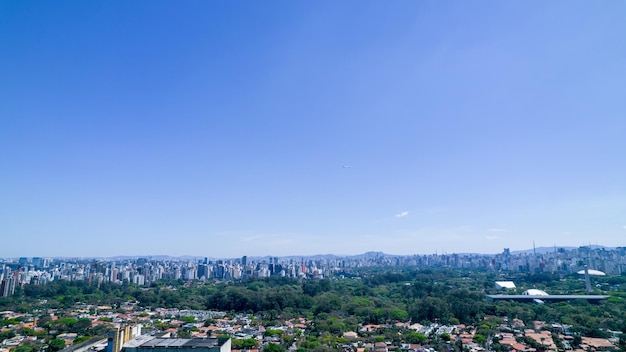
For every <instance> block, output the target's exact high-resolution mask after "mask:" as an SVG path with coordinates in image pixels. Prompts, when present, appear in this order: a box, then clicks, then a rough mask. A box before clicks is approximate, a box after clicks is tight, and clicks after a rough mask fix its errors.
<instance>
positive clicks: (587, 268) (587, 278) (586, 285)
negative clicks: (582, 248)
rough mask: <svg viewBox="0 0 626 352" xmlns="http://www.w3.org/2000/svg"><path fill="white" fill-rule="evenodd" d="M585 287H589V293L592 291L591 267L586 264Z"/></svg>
mask: <svg viewBox="0 0 626 352" xmlns="http://www.w3.org/2000/svg"><path fill="white" fill-rule="evenodd" d="M585 288H587V293H590V292H591V280H589V267H588V266H587V265H585Z"/></svg>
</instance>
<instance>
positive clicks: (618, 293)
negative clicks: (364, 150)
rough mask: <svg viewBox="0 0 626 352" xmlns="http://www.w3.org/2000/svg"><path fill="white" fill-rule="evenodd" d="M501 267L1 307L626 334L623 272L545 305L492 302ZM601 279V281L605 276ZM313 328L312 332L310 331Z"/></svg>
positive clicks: (138, 292) (183, 287)
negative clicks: (583, 297) (591, 298)
mask: <svg viewBox="0 0 626 352" xmlns="http://www.w3.org/2000/svg"><path fill="white" fill-rule="evenodd" d="M499 279H501V277H498V275H497V274H496V273H493V272H482V271H462V270H448V269H421V270H417V269H414V268H411V269H409V268H405V269H397V270H386V269H382V268H379V269H369V270H363V271H361V272H359V273H358V275H354V274H353V275H350V276H349V275H344V276H343V278H342V279H338V278H337V279H322V280H301V281H299V280H295V279H289V278H282V277H275V278H266V279H250V280H243V281H229V282H200V281H196V282H183V281H169V282H168V281H162V282H158V283H155V284H153V285H151V286H150V287H140V286H135V285H131V284H122V285H118V284H110V283H102V284H100V285H90V284H89V283H88V282H85V281H73V282H68V281H55V282H52V283H49V284H47V285H25V286H23V287H22V288H19V289H18V290H17V292H16V294H15V295H14V296H12V297H4V298H2V299H0V310H17V311H30V310H32V309H33V308H34V307H36V308H38V309H41V308H62V307H65V308H69V307H71V306H73V305H75V304H76V303H79V302H81V303H87V304H97V305H102V304H107V305H111V306H113V307H119V306H120V305H121V304H122V303H124V302H127V301H138V302H140V305H141V306H143V307H151V308H156V307H164V308H167V307H175V308H180V309H197V310H220V311H226V312H238V313H250V314H256V315H258V316H259V317H261V318H262V319H264V320H266V321H272V320H275V319H278V318H279V317H280V318H284V319H289V318H291V317H294V318H295V317H306V318H308V319H310V320H313V321H315V322H316V323H315V324H313V326H315V329H314V330H317V331H318V332H322V331H329V332H331V333H334V334H338V333H342V332H345V331H350V330H356V328H357V326H358V325H359V324H382V323H389V322H398V321H403V322H406V321H412V322H420V323H428V322H439V323H443V324H446V323H450V324H458V323H463V324H468V325H480V324H481V322H483V321H484V320H485V317H508V318H511V319H512V318H520V319H522V320H524V321H532V320H543V321H546V322H548V323H561V324H569V325H572V326H573V329H575V330H576V331H578V332H580V333H581V334H585V335H589V336H598V337H601V336H607V335H608V331H609V330H613V331H622V332H626V302H625V301H624V297H626V293H625V292H624V291H622V290H621V289H620V287H621V286H620V285H622V284H624V283H626V277H624V276H618V277H608V278H603V279H601V280H603V281H602V282H600V281H598V282H596V287H597V288H596V290H598V291H599V292H600V288H601V289H602V292H603V293H604V294H609V295H610V297H609V299H607V300H606V301H604V302H602V303H600V304H597V305H595V304H590V303H587V301H572V302H561V303H548V304H544V305H537V304H530V303H518V302H501V301H500V302H495V303H494V302H490V301H488V300H487V299H486V298H485V294H488V293H495V288H494V282H495V281H496V280H499ZM514 280H515V282H516V284H517V285H518V287H519V290H522V289H525V288H540V289H544V290H547V291H549V292H551V293H582V292H584V288H585V287H584V286H585V285H584V282H583V281H582V280H580V278H577V277H574V276H572V277H564V278H563V277H559V276H557V275H550V274H536V275H533V274H518V275H516V276H515V277H514ZM599 280H600V279H599ZM313 333H315V331H313Z"/></svg>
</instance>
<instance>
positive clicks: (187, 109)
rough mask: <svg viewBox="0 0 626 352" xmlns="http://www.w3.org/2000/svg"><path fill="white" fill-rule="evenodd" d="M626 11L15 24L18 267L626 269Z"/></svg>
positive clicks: (7, 102)
mask: <svg viewBox="0 0 626 352" xmlns="http://www.w3.org/2000/svg"><path fill="white" fill-rule="evenodd" d="M624 10H626V3H623V2H613V3H602V4H593V5H592V4H589V3H587V2H583V1H555V2H550V3H545V2H540V1H527V2H523V3H503V2H497V1H487V2H481V3H455V4H443V3H438V2H410V1H400V2H397V3H393V4H388V3H379V2H373V1H366V2H357V1H346V2H340V3H338V2H332V1H319V2H314V3H305V2H278V3H259V2H253V1H244V2H241V3H226V2H217V3H215V2H201V1H192V2H189V3H185V4H175V3H172V2H167V1H150V2H143V1H137V2H130V3H129V2H123V1H111V2H107V3H96V2H85V3H76V2H70V1H60V2H54V3H37V2H29V1H6V2H2V3H0V28H1V29H2V30H0V53H1V54H0V77H1V78H2V82H3V83H4V84H2V85H0V116H2V119H0V120H1V122H0V238H2V243H1V244H0V257H11V256H15V255H18V256H34V255H39V254H42V253H43V254H45V255H47V256H55V257H60V256H64V257H106V256H114V255H146V254H148V253H164V254H168V255H173V256H179V255H198V256H203V254H204V253H214V254H215V255H218V254H219V256H221V257H237V256H241V255H244V254H245V255H250V256H263V255H276V256H283V255H288V254H292V255H314V254H319V253H344V254H357V253H364V252H368V251H382V252H385V253H391V254H399V255H404V254H410V253H436V252H439V253H441V252H447V253H455V252H457V253H498V252H501V251H502V248H504V247H508V248H511V249H516V248H528V247H529V244H531V243H532V241H533V240H534V241H535V243H536V246H537V247H552V246H554V245H557V246H572V247H578V246H584V245H588V244H596V243H597V244H601V245H605V246H609V247H618V246H623V245H624V240H623V239H624V236H625V235H626V216H625V214H626V183H625V182H624V180H625V179H626V164H625V163H624V162H623V160H624V157H623V155H624V151H625V150H626V138H624V136H623V134H624V133H623V131H625V130H626V119H624V116H626V103H625V100H624V99H623V93H622V91H623V82H625V81H626V65H624V62H626V46H625V45H624V44H623V43H624V40H623V37H624V35H626V22H625V21H623V19H622V16H620V15H621V14H622V13H624ZM143 253H145V254H143Z"/></svg>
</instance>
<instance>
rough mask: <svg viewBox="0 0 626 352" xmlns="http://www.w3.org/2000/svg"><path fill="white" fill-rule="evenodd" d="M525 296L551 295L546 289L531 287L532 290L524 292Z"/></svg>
mask: <svg viewBox="0 0 626 352" xmlns="http://www.w3.org/2000/svg"><path fill="white" fill-rule="evenodd" d="M522 294H523V295H525V296H549V295H548V293H547V292H546V291H542V290H537V289H536V288H531V289H530V290H526V291H524V292H522Z"/></svg>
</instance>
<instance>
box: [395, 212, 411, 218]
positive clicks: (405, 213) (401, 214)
mask: <svg viewBox="0 0 626 352" xmlns="http://www.w3.org/2000/svg"><path fill="white" fill-rule="evenodd" d="M407 215H409V212H408V211H403V212H401V213H400V214H396V217H397V218H402V217H405V216H407Z"/></svg>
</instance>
